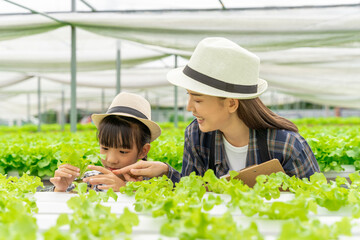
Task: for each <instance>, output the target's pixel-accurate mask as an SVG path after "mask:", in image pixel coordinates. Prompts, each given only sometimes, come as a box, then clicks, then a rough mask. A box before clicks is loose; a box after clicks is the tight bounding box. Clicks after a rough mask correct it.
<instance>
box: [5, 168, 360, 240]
mask: <svg viewBox="0 0 360 240" xmlns="http://www.w3.org/2000/svg"><path fill="white" fill-rule="evenodd" d="M230 175H231V179H230V180H229V181H228V180H226V179H225V178H223V179H218V178H216V176H215V175H214V173H213V172H212V170H209V171H207V172H206V173H205V175H204V177H200V176H196V175H195V174H191V175H190V176H187V177H183V178H182V179H181V181H180V182H179V183H177V184H175V186H174V184H173V183H172V182H171V181H170V180H169V179H168V178H167V177H166V176H163V177H160V178H153V179H151V180H148V181H142V182H129V183H127V185H126V186H125V187H122V188H120V192H121V193H122V194H127V195H130V196H133V197H134V198H135V206H134V207H135V211H136V212H138V213H150V214H151V215H152V217H153V218H159V217H163V218H165V219H166V220H167V221H164V223H163V224H161V226H160V234H161V235H163V236H166V237H176V238H178V239H214V240H215V239H219V240H221V239H249V240H250V239H251V240H260V239H264V236H263V235H262V234H261V233H260V231H259V230H258V226H257V223H256V219H257V220H260V219H262V220H267V221H275V222H276V224H279V225H281V226H282V227H281V231H280V234H279V235H278V236H277V238H276V239H278V240H288V239H290V240H292V239H294V240H295V239H297V240H299V239H304V240H305V239H307V240H317V239H339V238H340V237H341V236H351V235H352V228H353V227H355V224H354V223H353V220H354V219H357V218H359V217H360V187H359V186H360V175H359V173H358V172H355V173H353V174H350V175H349V178H350V180H351V182H352V183H351V184H350V183H349V182H348V181H347V180H346V179H345V178H343V177H337V178H336V180H335V181H330V182H328V181H327V180H326V178H325V176H324V175H323V174H321V173H316V174H314V175H313V176H311V177H310V179H302V180H300V179H298V178H296V177H289V176H287V175H285V174H283V173H276V174H272V175H270V176H264V175H262V176H259V177H258V178H257V179H256V181H257V183H256V184H255V186H254V187H253V188H249V187H248V186H247V185H244V184H243V183H242V182H241V181H239V180H237V179H234V178H233V177H234V176H235V175H236V172H230ZM39 186H42V183H41V181H40V179H39V178H38V177H31V176H28V175H24V176H22V177H21V178H19V179H18V178H15V177H10V178H6V176H3V175H0V194H1V198H0V203H1V204H0V210H1V211H0V230H1V231H0V239H9V240H15V239H17V240H22V239H27V240H33V239H38V238H39V235H42V237H43V239H44V240H55V239H57V240H63V239H64V240H65V239H107V240H111V239H118V238H121V239H123V238H126V239H130V237H131V235H129V234H131V232H132V228H133V226H136V225H138V224H139V218H138V214H136V213H133V212H131V211H130V210H128V209H126V208H125V209H124V213H123V214H121V215H116V214H114V213H112V212H111V209H110V207H106V206H104V205H102V204H101V203H102V202H106V201H108V199H109V198H110V197H111V198H113V199H114V200H115V201H116V200H117V198H118V196H117V194H115V193H114V192H113V191H112V189H111V190H109V191H108V192H106V193H105V192H100V193H96V192H95V191H93V190H90V191H89V192H88V193H87V186H86V184H85V183H81V184H78V185H77V188H76V190H77V191H78V194H77V195H75V196H74V197H72V198H71V199H69V200H68V201H67V205H68V207H69V208H70V209H71V210H72V213H71V214H67V213H63V214H60V215H59V217H58V219H57V222H56V225H54V226H52V227H51V228H49V229H48V230H46V231H44V232H43V233H39V227H38V226H37V224H36V218H35V217H34V213H37V211H38V209H37V206H36V201H35V200H34V197H33V193H35V191H36V188H37V187H39ZM208 191H211V192H212V193H207V192H208ZM280 191H288V192H290V193H292V196H293V198H292V199H290V200H280V199H279V197H280V196H281V193H280ZM64 194H66V193H64ZM225 196H228V198H226V197H225ZM269 200H272V201H269ZM217 205H225V206H226V209H227V211H226V212H225V213H223V214H212V210H213V209H214V207H215V206H217ZM319 208H325V209H327V210H328V211H329V212H328V214H327V215H328V216H332V215H333V214H332V213H335V214H334V215H336V213H338V212H340V211H342V210H343V209H345V208H346V209H347V212H348V214H342V216H344V215H345V216H346V215H347V216H346V217H341V218H340V217H339V221H338V222H335V223H333V224H326V223H322V222H321V221H320V220H319V219H317V212H318V209H319ZM237 210H240V211H241V214H242V215H244V216H246V217H250V218H249V221H251V223H250V224H248V221H246V223H242V222H241V221H238V220H237V219H236V218H235V217H234V216H233V214H232V213H234V212H236V211H237ZM64 227H65V228H64ZM64 229H68V230H64Z"/></svg>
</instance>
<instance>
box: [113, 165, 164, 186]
mask: <svg viewBox="0 0 360 240" xmlns="http://www.w3.org/2000/svg"><path fill="white" fill-rule="evenodd" d="M168 171H169V167H168V165H166V164H165V163H163V162H158V161H154V162H150V161H138V162H136V163H134V164H132V165H129V166H126V167H124V168H121V169H118V170H113V171H112V172H113V173H114V174H116V175H122V176H124V178H125V179H126V181H133V182H134V181H138V178H139V177H148V178H153V177H159V176H162V175H164V174H167V173H168Z"/></svg>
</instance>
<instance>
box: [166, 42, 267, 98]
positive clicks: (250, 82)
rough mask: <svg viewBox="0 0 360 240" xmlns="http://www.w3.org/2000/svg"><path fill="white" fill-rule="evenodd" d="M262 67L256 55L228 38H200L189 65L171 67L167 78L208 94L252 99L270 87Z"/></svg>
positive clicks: (177, 83) (174, 82) (175, 83)
mask: <svg viewBox="0 0 360 240" xmlns="http://www.w3.org/2000/svg"><path fill="white" fill-rule="evenodd" d="M259 67H260V59H259V58H258V57H257V56H256V55H255V54H253V53H251V52H249V51H248V50H246V49H244V48H242V47H240V46H239V45H237V44H236V43H234V42H232V41H230V40H228V39H226V38H220V37H212V38H205V39H203V40H202V41H200V42H199V44H198V45H197V47H196V49H195V50H194V53H193V54H192V56H191V58H190V60H189V63H188V64H187V66H185V67H180V68H176V69H173V70H171V71H170V72H168V74H167V79H168V81H169V82H171V83H172V84H174V85H177V86H180V87H183V88H186V89H188V90H191V91H194V92H198V93H202V94H205V95H210V96H217V97H227V98H235V99H251V98H256V97H258V96H259V95H261V94H262V93H263V92H264V91H265V90H266V88H267V82H266V81H265V80H263V79H260V78H259Z"/></svg>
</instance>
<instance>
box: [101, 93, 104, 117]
mask: <svg viewBox="0 0 360 240" xmlns="http://www.w3.org/2000/svg"><path fill="white" fill-rule="evenodd" d="M101 112H103V113H104V112H105V89H104V88H102V89H101Z"/></svg>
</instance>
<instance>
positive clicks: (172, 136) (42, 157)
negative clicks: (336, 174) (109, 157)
mask: <svg viewBox="0 0 360 240" xmlns="http://www.w3.org/2000/svg"><path fill="white" fill-rule="evenodd" d="M359 119H360V118H339V119H338V118H332V119H330V120H329V119H323V120H322V121H320V120H318V119H313V123H316V124H310V123H311V121H310V120H307V119H305V120H296V121H295V123H296V124H297V125H298V127H299V131H300V134H301V135H302V136H303V137H304V138H305V139H306V140H307V141H308V143H309V145H310V146H311V148H312V150H313V152H314V154H315V157H316V159H317V161H318V163H319V165H320V169H321V171H323V172H327V171H330V170H335V171H341V170H342V169H343V168H342V167H341V165H344V164H350V165H354V166H355V168H356V169H357V170H358V169H360V125H359V124H357V122H358V121H360V120H359ZM186 125H187V123H180V124H179V127H178V128H175V127H174V126H173V123H163V124H161V128H162V135H161V136H160V137H159V138H158V139H157V140H156V141H154V142H153V143H152V144H151V146H152V147H151V150H150V153H149V155H148V159H149V160H156V161H163V162H167V163H169V164H170V165H171V166H173V167H174V168H175V169H177V170H180V169H181V166H182V152H183V144H184V143H183V140H184V129H185V127H186ZM80 126H81V125H80ZM54 127H55V126H53V125H50V126H46V125H45V126H43V129H44V132H40V133H38V132H33V131H32V130H29V126H24V127H23V128H21V127H12V128H9V129H13V131H10V130H9V129H8V130H7V131H5V133H2V134H1V135H0V148H1V151H0V173H2V174H5V173H9V172H11V171H16V172H18V173H19V174H20V175H21V174H22V173H23V172H27V173H28V174H31V175H34V176H39V177H44V176H52V175H53V173H54V171H55V170H56V168H57V166H58V164H59V163H60V162H61V160H62V158H63V157H64V156H63V154H62V153H63V152H64V151H65V152H66V151H67V150H66V149H67V148H68V146H71V148H72V149H76V150H77V151H78V152H80V153H78V154H80V155H81V156H80V157H81V158H84V159H89V161H92V162H93V163H94V164H96V163H98V162H99V158H98V157H97V156H98V153H99V146H98V142H97V140H96V128H95V127H94V126H93V125H91V124H89V125H85V126H83V127H82V130H81V131H78V132H77V133H71V132H69V131H65V132H61V131H54V130H53V129H54ZM1 130H3V127H2V128H1ZM64 149H65V150H64Z"/></svg>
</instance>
